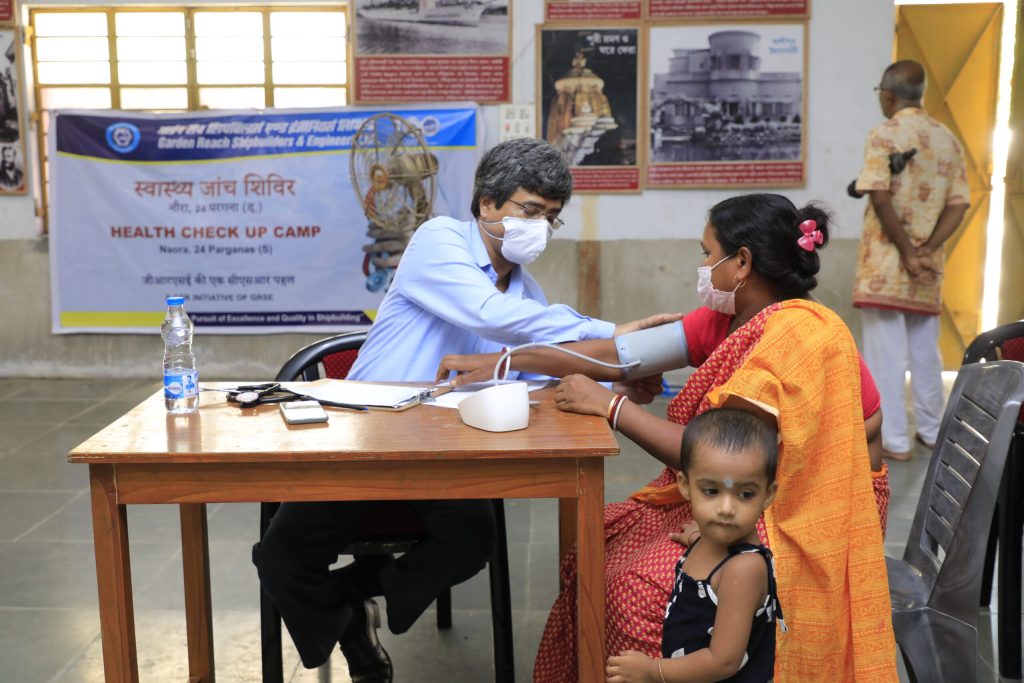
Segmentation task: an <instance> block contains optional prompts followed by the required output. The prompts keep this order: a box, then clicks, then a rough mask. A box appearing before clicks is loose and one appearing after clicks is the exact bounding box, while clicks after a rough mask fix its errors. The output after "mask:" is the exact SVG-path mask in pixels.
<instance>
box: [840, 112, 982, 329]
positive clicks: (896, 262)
mask: <svg viewBox="0 0 1024 683" xmlns="http://www.w3.org/2000/svg"><path fill="white" fill-rule="evenodd" d="M911 148H916V149H917V154H915V155H914V156H913V158H911V159H910V161H909V162H908V163H907V165H906V168H904V169H903V171H902V172H901V173H899V174H897V175H893V174H892V173H891V172H890V170H889V155H890V154H891V153H893V152H906V151H908V150H909V149H911ZM857 190H858V191H859V192H868V191H871V190H889V191H890V192H892V203H893V208H894V209H895V210H896V215H898V216H899V217H900V221H901V223H902V225H903V229H904V230H905V231H906V232H907V236H908V237H910V240H911V242H913V243H914V244H915V245H921V244H923V243H924V242H925V241H926V240H927V239H928V237H929V236H930V235H931V233H932V231H933V230H934V229H935V223H936V222H937V221H938V219H939V215H940V214H941V213H942V210H943V209H944V208H945V207H946V206H949V205H953V204H966V203H967V202H968V201H969V188H968V186H967V168H966V166H965V164H964V155H963V148H962V147H961V145H960V142H959V141H958V140H957V139H956V137H954V135H953V134H952V133H951V132H950V131H949V129H948V128H946V127H945V126H944V125H942V124H941V123H939V122H938V121H936V120H935V119H933V118H932V117H931V116H929V115H928V114H927V113H926V112H925V111H924V110H923V109H919V108H917V107H908V108H905V109H901V110H899V111H898V112H896V114H895V115H893V117H892V118H891V119H889V120H888V121H886V122H884V123H882V124H880V125H878V126H875V128H873V129H872V130H871V133H870V134H869V135H868V141H867V144H866V145H865V146H864V168H863V169H861V172H860V175H859V176H857ZM931 258H932V259H933V260H934V261H933V264H934V266H935V268H936V270H937V271H938V272H940V273H941V272H942V269H943V267H944V265H945V254H944V253H943V250H942V249H939V250H938V251H936V252H935V253H934V254H932V256H931ZM853 305H854V306H863V307H873V308H888V309H895V310H901V311H909V312H912V313H923V314H929V315H937V314H938V313H939V312H941V310H942V278H941V277H940V278H938V281H937V282H935V283H926V282H922V281H920V280H915V279H914V278H912V277H910V275H909V274H908V273H907V271H906V270H904V269H903V267H902V265H901V264H900V254H899V251H898V250H897V249H896V245H895V244H893V243H892V242H890V241H889V239H888V238H887V237H886V236H885V233H884V232H883V231H882V224H881V222H880V221H879V220H878V216H877V215H876V214H875V209H874V207H873V206H872V205H871V202H870V201H868V203H867V207H866V208H865V210H864V232H863V234H862V235H861V241H860V251H859V254H858V258H857V272H856V275H855V277H854V285H853Z"/></svg>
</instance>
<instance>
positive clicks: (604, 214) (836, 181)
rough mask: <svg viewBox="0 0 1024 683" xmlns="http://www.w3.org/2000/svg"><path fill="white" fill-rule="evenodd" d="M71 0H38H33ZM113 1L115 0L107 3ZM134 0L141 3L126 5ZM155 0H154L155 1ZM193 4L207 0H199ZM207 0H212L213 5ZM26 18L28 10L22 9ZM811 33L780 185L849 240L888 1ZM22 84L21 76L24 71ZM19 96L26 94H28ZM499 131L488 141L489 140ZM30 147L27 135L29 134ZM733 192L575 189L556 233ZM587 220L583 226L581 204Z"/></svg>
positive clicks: (15, 207) (873, 118)
mask: <svg viewBox="0 0 1024 683" xmlns="http://www.w3.org/2000/svg"><path fill="white" fill-rule="evenodd" d="M63 4H72V3H70V2H39V3H33V5H34V6H46V5H63ZM112 4H118V3H112ZM132 4H138V3H132ZM154 4H155V3H154ZM195 4H204V3H201V2H197V3H195ZM210 4H213V3H210ZM22 11H23V14H24V16H26V17H27V9H26V8H22ZM512 11H513V48H512V56H513V60H512V94H513V98H514V101H515V102H517V103H523V104H528V103H532V102H534V100H535V80H536V75H535V61H536V58H535V54H536V50H535V44H534V43H535V40H534V36H535V33H534V26H535V25H536V24H538V23H541V22H542V21H543V16H544V15H543V2H542V0H513V3H512ZM811 11H812V16H811V20H810V31H809V38H808V43H809V45H808V47H809V59H808V72H809V73H808V88H807V94H808V97H807V99H808V122H807V128H808V141H807V147H806V149H807V186H806V187H805V188H803V189H789V190H783V193H784V194H786V195H788V196H789V197H790V198H791V199H792V200H793V201H794V202H797V203H798V204H799V203H803V202H805V201H808V200H811V199H819V200H824V201H827V202H828V203H829V204H830V205H831V206H832V207H833V209H834V210H835V212H836V218H837V226H838V229H837V230H835V231H834V232H833V237H834V238H840V239H842V238H847V239H855V238H856V237H857V236H858V235H859V231H860V215H861V212H862V210H863V204H862V203H860V202H857V201H854V200H851V199H849V198H847V197H846V193H845V191H844V188H845V187H846V185H847V183H849V181H850V180H851V179H853V177H854V176H855V175H856V173H857V170H858V168H859V164H860V158H861V148H862V143H863V140H864V137H865V135H866V133H867V131H868V129H869V128H871V126H872V125H874V124H876V123H878V122H879V121H880V120H881V113H880V112H879V109H878V104H877V100H876V98H875V97H874V94H873V93H872V90H871V88H872V87H873V86H874V85H876V84H877V83H878V79H879V77H880V75H881V72H882V69H883V68H885V66H886V65H887V64H888V63H889V62H890V61H891V59H890V58H891V56H892V38H893V34H892V26H893V2H892V0H858V1H857V2H849V1H847V0H814V2H812V7H811ZM23 84H24V85H26V86H27V84H28V82H27V79H24V78H23ZM25 94H26V96H27V95H28V94H29V93H27V92H26V93H25ZM484 121H485V122H486V125H487V128H488V130H490V131H492V132H493V131H497V130H498V111H497V107H485V111H484ZM496 141H497V136H496V134H493V133H492V135H491V136H490V137H489V139H487V140H486V144H488V145H490V144H494V142H496ZM26 147H27V148H28V149H29V150H30V152H29V155H30V156H32V152H33V151H34V150H35V144H34V135H32V134H30V135H29V136H28V139H27V140H26ZM735 193H736V191H735V190H657V191H653V190H652V191H647V192H644V193H642V194H639V195H606V196H595V195H591V196H584V195H580V196H579V197H578V198H577V199H576V200H574V201H573V202H571V203H570V204H569V206H568V207H567V209H566V212H565V214H566V215H565V219H566V224H567V225H566V229H565V230H563V231H561V232H559V235H558V237H559V238H560V239H579V238H580V237H581V236H584V237H586V238H590V239H595V238H596V239H602V240H611V239H623V238H626V237H628V238H630V239H657V238H684V239H697V238H699V236H700V231H701V230H702V229H703V216H704V213H705V212H706V211H707V209H708V208H710V207H711V206H712V205H713V204H714V203H715V202H717V201H719V200H721V199H723V198H725V197H727V196H730V195H732V194H735ZM584 204H589V206H588V207H587V215H588V217H592V221H590V222H589V223H588V225H587V226H586V231H585V233H584V226H583V218H582V211H583V205H584ZM34 211H35V200H34V198H33V197H31V196H25V197H10V196H6V197H0V239H25V238H30V237H34V236H35V235H37V224H36V223H37V222H36V219H35V218H34Z"/></svg>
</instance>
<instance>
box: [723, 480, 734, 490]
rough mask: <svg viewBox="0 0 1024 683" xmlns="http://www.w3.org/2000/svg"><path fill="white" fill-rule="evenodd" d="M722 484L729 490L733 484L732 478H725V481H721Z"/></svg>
mask: <svg viewBox="0 0 1024 683" xmlns="http://www.w3.org/2000/svg"><path fill="white" fill-rule="evenodd" d="M722 483H723V484H725V488H727V489H731V488H732V485H733V483H734V482H733V480H732V477H726V478H725V481H723V482H722Z"/></svg>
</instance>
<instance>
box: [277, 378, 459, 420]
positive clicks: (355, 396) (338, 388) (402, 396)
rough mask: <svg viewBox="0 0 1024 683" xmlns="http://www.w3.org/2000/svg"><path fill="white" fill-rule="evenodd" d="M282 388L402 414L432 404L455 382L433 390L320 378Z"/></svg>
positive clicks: (288, 383) (337, 401) (318, 398)
mask: <svg viewBox="0 0 1024 683" xmlns="http://www.w3.org/2000/svg"><path fill="white" fill-rule="evenodd" d="M282 386H285V387H287V388H288V389H291V390H293V391H297V392H299V393H301V394H303V395H305V396H309V397H310V398H314V399H317V400H322V401H332V402H336V403H349V404H354V405H359V406H365V407H366V408H369V409H370V410H387V411H390V412H400V411H403V410H408V409H409V408H412V407H413V406H418V405H419V404H421V403H428V402H430V401H432V400H433V399H435V398H436V397H438V396H441V395H443V394H447V393H448V392H449V391H451V390H452V384H451V382H444V383H442V384H438V385H436V386H432V387H415V386H409V385H406V384H378V383H376V382H357V381H355V380H347V379H319V380H316V381H314V382H286V383H283V384H282Z"/></svg>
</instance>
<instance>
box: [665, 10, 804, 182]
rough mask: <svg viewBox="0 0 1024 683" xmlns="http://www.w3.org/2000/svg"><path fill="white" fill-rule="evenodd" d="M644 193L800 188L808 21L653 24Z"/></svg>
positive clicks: (802, 174) (801, 179) (802, 177)
mask: <svg viewBox="0 0 1024 683" xmlns="http://www.w3.org/2000/svg"><path fill="white" fill-rule="evenodd" d="M648 72H649V77H648V84H647V85H648V92H647V97H648V103H649V106H648V108H647V111H648V112H649V114H650V135H649V137H648V140H647V143H648V154H649V156H648V166H647V178H646V180H647V187H649V188H679V187H758V186H773V187H798V186H801V185H803V183H804V173H805V157H806V154H805V147H806V140H807V124H806V120H807V117H806V103H807V24H806V22H791V23H777V22H762V23H714V24H686V25H675V26H668V25H664V26H652V27H651V29H650V38H649V50H648Z"/></svg>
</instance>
